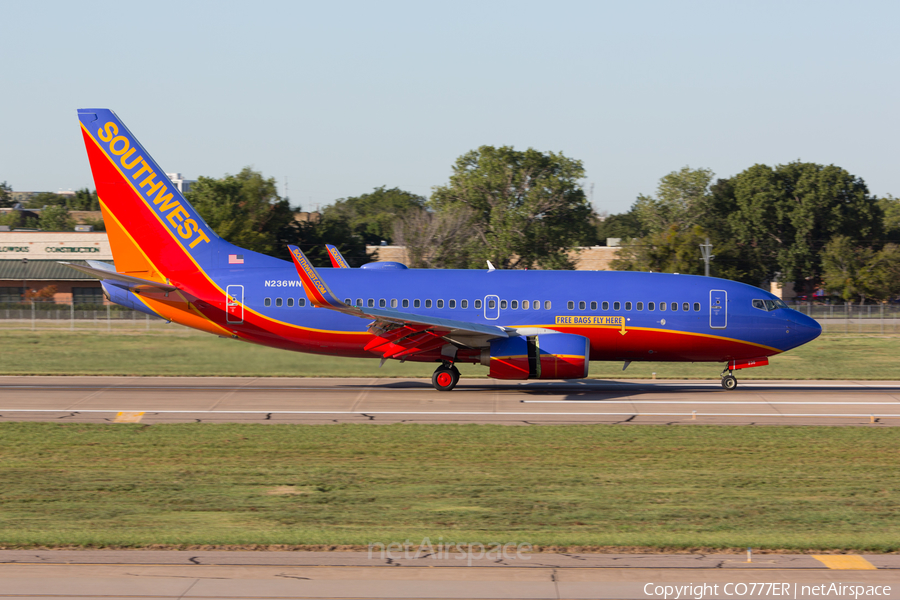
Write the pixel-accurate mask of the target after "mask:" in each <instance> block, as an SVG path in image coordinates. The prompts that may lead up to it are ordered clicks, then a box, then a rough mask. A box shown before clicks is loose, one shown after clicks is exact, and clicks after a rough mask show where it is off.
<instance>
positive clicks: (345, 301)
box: [288, 298, 351, 306]
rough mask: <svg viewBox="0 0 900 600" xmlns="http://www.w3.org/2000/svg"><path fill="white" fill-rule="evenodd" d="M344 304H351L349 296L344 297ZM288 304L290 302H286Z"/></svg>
mask: <svg viewBox="0 0 900 600" xmlns="http://www.w3.org/2000/svg"><path fill="white" fill-rule="evenodd" d="M344 304H346V305H347V306H350V304H351V300H350V298H344ZM288 306H290V304H288Z"/></svg>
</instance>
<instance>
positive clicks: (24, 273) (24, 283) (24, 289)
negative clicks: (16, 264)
mask: <svg viewBox="0 0 900 600" xmlns="http://www.w3.org/2000/svg"><path fill="white" fill-rule="evenodd" d="M27 295H28V259H27V258H23V259H22V302H25V300H26V299H27V298H26V296H27Z"/></svg>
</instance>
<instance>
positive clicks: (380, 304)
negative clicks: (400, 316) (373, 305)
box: [378, 298, 387, 308]
mask: <svg viewBox="0 0 900 600" xmlns="http://www.w3.org/2000/svg"><path fill="white" fill-rule="evenodd" d="M386 306H387V301H386V300H385V299H384V298H380V299H379V300H378V308H384V307H386Z"/></svg>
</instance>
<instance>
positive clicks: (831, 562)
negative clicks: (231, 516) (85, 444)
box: [0, 550, 900, 600]
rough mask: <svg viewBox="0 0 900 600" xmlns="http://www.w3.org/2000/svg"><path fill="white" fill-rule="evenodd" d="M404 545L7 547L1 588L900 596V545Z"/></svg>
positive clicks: (242, 594) (75, 594)
mask: <svg viewBox="0 0 900 600" xmlns="http://www.w3.org/2000/svg"><path fill="white" fill-rule="evenodd" d="M402 554H403V553H401V552H399V551H398V552H396V553H395V558H393V559H388V558H387V557H385V556H379V553H378V552H374V553H373V554H372V555H369V554H368V553H366V552H210V551H190V550H188V551H152V550H150V551H142V550H138V551H46V550H44V551H41V550H37V551H35V550H31V551H28V550H5V551H0V598H35V597H38V598H160V599H163V598H165V599H169V598H172V599H174V598H234V599H250V598H253V599H262V598H266V599H268V598H442V599H449V598H553V599H558V598H604V599H612V598H621V599H631V598H634V599H638V598H645V599H648V598H654V599H656V598H660V599H663V600H665V596H667V595H668V597H669V598H674V597H675V593H676V592H675V590H676V588H677V587H681V592H680V593H678V596H679V598H685V597H687V598H694V599H695V600H703V599H705V598H741V599H742V600H746V599H749V598H774V597H776V596H778V597H779V598H782V597H784V596H788V597H789V598H795V599H796V598H804V599H806V598H820V597H822V596H830V597H835V598H848V597H849V598H853V597H854V596H853V595H852V594H851V595H849V596H848V595H847V594H846V593H845V594H835V593H834V592H833V591H832V593H831V594H830V595H829V594H822V593H821V591H822V590H823V589H828V588H831V586H832V584H833V585H834V586H849V585H852V586H863V589H864V593H863V594H861V595H859V596H858V597H859V598H878V599H879V600H882V599H886V598H892V599H896V598H900V556H897V555H865V556H841V555H838V556H821V557H814V556H808V555H780V554H763V555H755V556H753V557H752V559H751V562H747V557H746V556H745V555H743V554H713V555H706V554H680V555H679V554H674V555H673V554H669V555H651V554H543V553H536V554H524V555H522V556H521V557H519V558H509V559H501V560H496V559H494V558H486V557H476V558H472V559H471V560H470V559H469V558H468V557H466V556H463V555H452V556H451V557H444V556H435V555H429V554H428V553H425V552H423V553H421V554H420V555H419V556H417V557H416V556H409V555H408V556H407V557H403V556H402ZM685 585H689V586H690V587H691V589H692V591H693V593H690V594H687V593H685V589H684V587H683V586H685ZM667 586H668V589H667ZM804 586H805V587H804ZM814 586H820V587H819V589H818V592H819V593H814V590H813V588H814ZM821 586H825V587H824V588H822V587H821ZM884 586H889V588H890V589H885V587H884ZM868 589H871V591H872V592H873V593H871V594H866V593H865V590H868ZM875 592H878V593H877V594H876V593H875Z"/></svg>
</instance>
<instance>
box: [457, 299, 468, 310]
mask: <svg viewBox="0 0 900 600" xmlns="http://www.w3.org/2000/svg"><path fill="white" fill-rule="evenodd" d="M459 307H460V308H469V301H468V300H460V301H459Z"/></svg>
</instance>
